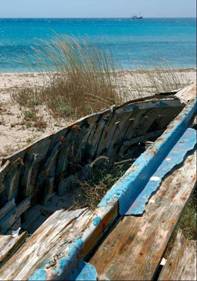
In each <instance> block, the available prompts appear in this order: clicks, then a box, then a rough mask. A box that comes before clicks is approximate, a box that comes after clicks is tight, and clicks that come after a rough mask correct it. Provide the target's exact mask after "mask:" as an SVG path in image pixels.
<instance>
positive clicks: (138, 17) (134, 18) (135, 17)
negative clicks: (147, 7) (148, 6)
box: [131, 15, 144, 20]
mask: <svg viewBox="0 0 197 281" xmlns="http://www.w3.org/2000/svg"><path fill="white" fill-rule="evenodd" d="M131 18H132V19H133V20H142V19H143V18H144V17H143V16H137V15H134V16H132V17H131Z"/></svg>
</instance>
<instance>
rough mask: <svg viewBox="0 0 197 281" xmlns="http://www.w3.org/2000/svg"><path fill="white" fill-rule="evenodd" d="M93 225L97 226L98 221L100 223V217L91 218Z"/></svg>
mask: <svg viewBox="0 0 197 281" xmlns="http://www.w3.org/2000/svg"><path fill="white" fill-rule="evenodd" d="M92 223H93V225H94V226H97V225H99V224H100V223H101V218H100V217H95V218H94V219H93V222H92Z"/></svg>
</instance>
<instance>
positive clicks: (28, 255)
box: [0, 209, 86, 280]
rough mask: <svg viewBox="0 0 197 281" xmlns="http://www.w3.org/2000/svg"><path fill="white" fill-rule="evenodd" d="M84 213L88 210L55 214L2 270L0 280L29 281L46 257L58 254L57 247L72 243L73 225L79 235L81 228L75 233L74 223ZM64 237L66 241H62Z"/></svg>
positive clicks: (57, 212)
mask: <svg viewBox="0 0 197 281" xmlns="http://www.w3.org/2000/svg"><path fill="white" fill-rule="evenodd" d="M84 212H86V209H80V210H76V211H65V210H58V211H56V212H54V213H53V215H51V216H50V217H49V218H48V219H47V220H46V221H45V222H44V223H43V224H42V225H41V227H39V228H38V229H37V230H36V231H35V232H34V234H33V235H32V236H31V237H30V239H29V240H27V241H26V243H25V244H23V245H22V247H21V248H20V249H19V250H18V251H17V252H16V254H15V255H14V256H12V257H11V258H10V259H9V260H8V262H7V263H6V264H5V265H4V266H3V267H2V268H1V269H0V279H1V280H13V279H14V280H24V279H25V280H26V279H28V278H29V276H30V275H31V274H32V273H33V272H34V270H35V269H36V268H37V267H38V266H39V265H40V264H41V263H42V261H43V260H44V259H45V258H46V257H50V256H52V255H55V254H56V251H55V250H54V249H55V246H57V247H58V249H59V248H60V249H61V247H60V246H63V245H64V244H65V245H67V244H68V243H69V242H70V238H71V237H70V236H69V234H68V229H69V230H70V225H71V224H72V230H73V234H74V236H76V232H77V234H78V231H79V228H78V227H77V229H76V230H75V231H74V226H73V222H74V221H76V220H77V218H80V217H81V216H82V215H83V213H84ZM82 227H84V225H83V226H81V228H82ZM79 233H80V231H79ZM64 235H65V236H66V240H62V239H63V236H64ZM67 246H68V245H67ZM49 253H50V254H49ZM48 255H49V256H48Z"/></svg>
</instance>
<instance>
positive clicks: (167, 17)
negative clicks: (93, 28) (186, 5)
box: [0, 16, 196, 19]
mask: <svg viewBox="0 0 197 281" xmlns="http://www.w3.org/2000/svg"><path fill="white" fill-rule="evenodd" d="M165 18H166V19H186V18H192V19H196V16H182V17H176V16H173V17H169V16H163V17H154V16H152V17H150V16H149V17H146V16H143V19H165ZM0 19H132V16H131V17H126V16H125V17H123V16H122V17H45V16H44V17H0Z"/></svg>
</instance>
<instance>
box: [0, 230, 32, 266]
mask: <svg viewBox="0 0 197 281" xmlns="http://www.w3.org/2000/svg"><path fill="white" fill-rule="evenodd" d="M26 236H27V233H26V232H22V233H21V234H20V235H16V236H15V235H0V266H1V265H2V264H3V263H4V262H5V261H6V260H7V259H8V258H9V257H10V256H12V255H13V254H14V253H15V251H16V250H17V248H18V247H19V246H20V245H21V244H22V243H23V242H24V241H25V238H26Z"/></svg>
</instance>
